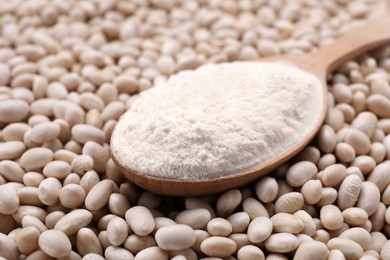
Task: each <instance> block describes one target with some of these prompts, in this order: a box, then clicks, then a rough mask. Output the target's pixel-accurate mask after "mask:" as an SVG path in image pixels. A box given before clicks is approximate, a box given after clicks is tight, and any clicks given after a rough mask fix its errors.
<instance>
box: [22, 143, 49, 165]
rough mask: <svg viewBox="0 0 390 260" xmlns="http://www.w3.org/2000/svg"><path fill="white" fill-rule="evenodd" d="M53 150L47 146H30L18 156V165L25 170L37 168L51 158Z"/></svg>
mask: <svg viewBox="0 0 390 260" xmlns="http://www.w3.org/2000/svg"><path fill="white" fill-rule="evenodd" d="M53 156H54V154H53V152H52V151H51V150H49V149H47V148H43V147H37V148H31V149H29V150H27V151H26V152H24V153H23V155H22V157H21V158H20V162H19V163H20V166H22V167H23V168H24V169H26V170H28V171H29V170H34V169H39V168H42V167H43V166H45V165H46V164H47V163H48V162H50V161H51V160H52V159H53Z"/></svg>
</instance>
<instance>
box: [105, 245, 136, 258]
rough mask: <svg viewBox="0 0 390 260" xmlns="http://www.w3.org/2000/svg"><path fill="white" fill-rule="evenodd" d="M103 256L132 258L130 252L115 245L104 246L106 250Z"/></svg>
mask: <svg viewBox="0 0 390 260" xmlns="http://www.w3.org/2000/svg"><path fill="white" fill-rule="evenodd" d="M104 256H105V258H106V259H107V260H115V259H118V260H126V259H129V260H132V259H134V256H133V254H132V253H130V252H129V251H128V250H126V249H124V248H122V247H117V246H109V247H107V248H106V251H105V252H104Z"/></svg>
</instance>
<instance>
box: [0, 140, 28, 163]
mask: <svg viewBox="0 0 390 260" xmlns="http://www.w3.org/2000/svg"><path fill="white" fill-rule="evenodd" d="M24 151H26V145H25V144H24V143H23V142H20V141H9V142H5V143H0V160H13V159H16V158H18V157H20V156H21V155H22V154H23V153H24Z"/></svg>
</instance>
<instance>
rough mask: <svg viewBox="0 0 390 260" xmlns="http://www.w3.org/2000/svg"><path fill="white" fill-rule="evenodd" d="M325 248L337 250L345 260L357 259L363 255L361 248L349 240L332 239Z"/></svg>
mask: <svg viewBox="0 0 390 260" xmlns="http://www.w3.org/2000/svg"><path fill="white" fill-rule="evenodd" d="M327 246H328V249H329V250H333V249H338V250H340V251H341V252H343V254H344V256H345V258H346V259H358V258H359V257H361V256H362V255H363V249H362V247H361V246H360V245H359V244H358V243H356V242H355V241H352V240H350V239H346V238H332V239H331V240H329V241H328V243H327Z"/></svg>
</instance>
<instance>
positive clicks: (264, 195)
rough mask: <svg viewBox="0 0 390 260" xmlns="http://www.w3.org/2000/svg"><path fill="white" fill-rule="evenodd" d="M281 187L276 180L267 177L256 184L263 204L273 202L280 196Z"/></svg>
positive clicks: (258, 196)
mask: <svg viewBox="0 0 390 260" xmlns="http://www.w3.org/2000/svg"><path fill="white" fill-rule="evenodd" d="M278 190H279V186H278V183H277V182H276V180H275V178H272V177H268V176H265V177H263V178H261V179H259V181H258V182H257V183H256V189H255V191H256V195H257V198H258V199H259V200H260V201H261V202H263V203H269V202H271V201H273V200H274V199H275V198H276V196H277V195H278Z"/></svg>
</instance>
